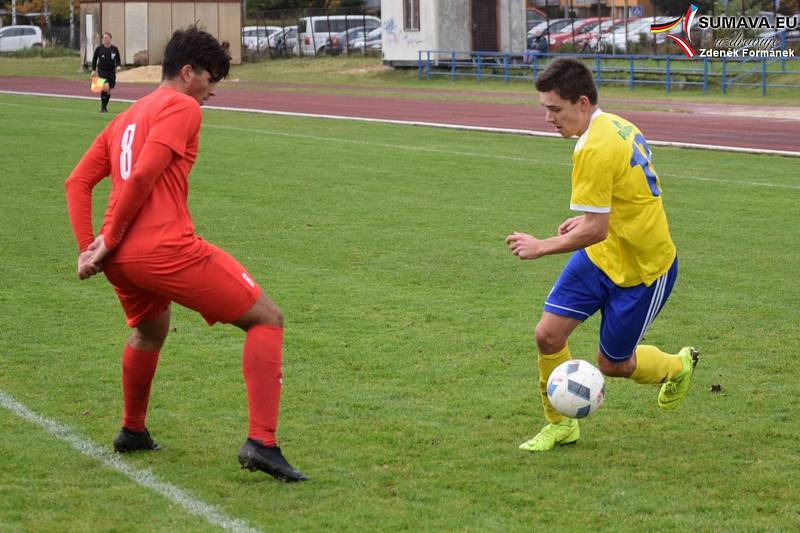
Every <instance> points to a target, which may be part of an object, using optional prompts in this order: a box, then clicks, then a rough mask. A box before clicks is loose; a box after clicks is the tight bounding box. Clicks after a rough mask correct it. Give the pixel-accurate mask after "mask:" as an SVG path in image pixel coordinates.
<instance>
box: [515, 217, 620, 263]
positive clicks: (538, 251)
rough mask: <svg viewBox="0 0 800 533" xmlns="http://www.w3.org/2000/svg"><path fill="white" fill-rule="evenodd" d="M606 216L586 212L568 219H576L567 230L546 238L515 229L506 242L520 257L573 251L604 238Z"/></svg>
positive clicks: (532, 257)
mask: <svg viewBox="0 0 800 533" xmlns="http://www.w3.org/2000/svg"><path fill="white" fill-rule="evenodd" d="M608 217H609V215H608V213H586V214H585V215H581V216H579V217H575V218H574V219H570V220H575V219H578V220H576V221H575V223H574V224H572V225H571V227H570V229H569V231H567V232H566V233H564V234H561V235H558V236H555V237H550V238H548V239H537V238H536V237H534V236H533V235H528V234H527V233H520V232H516V231H515V232H514V233H512V234H511V235H509V236H508V237H506V244H507V245H508V247H509V249H510V250H511V253H513V254H514V255H516V256H517V257H519V258H520V259H538V258H539V257H542V256H545V255H552V254H560V253H564V252H574V251H575V250H579V249H581V248H586V247H587V246H591V245H592V244H595V243H598V242H600V241H602V240H604V239H605V238H606V235H608ZM567 222H569V220H568V221H567ZM567 222H565V223H564V224H567ZM564 224H562V226H564ZM559 232H560V228H559Z"/></svg>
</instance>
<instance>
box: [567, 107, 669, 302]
mask: <svg viewBox="0 0 800 533" xmlns="http://www.w3.org/2000/svg"><path fill="white" fill-rule="evenodd" d="M572 164H573V168H572V196H571V198H570V209H572V210H574V211H581V212H589V213H609V220H608V236H607V237H606V238H605V240H603V241H601V242H598V243H596V244H593V245H591V246H589V247H587V248H586V253H587V254H588V256H589V259H591V261H592V263H594V264H595V265H597V267H598V268H600V270H602V271H603V272H605V274H606V275H607V276H608V277H609V278H610V279H611V281H613V282H614V283H615V284H616V285H618V286H620V287H632V286H634V285H640V284H642V283H644V284H645V285H647V286H650V285H651V284H652V283H653V282H654V281H655V280H656V279H657V278H658V277H660V276H661V275H663V274H664V273H665V272H666V271H667V270H669V267H670V266H671V265H672V262H673V261H674V260H675V254H676V252H675V245H674V244H673V242H672V237H671V236H670V233H669V226H668V224H667V215H666V213H665V212H664V205H663V203H662V201H661V198H662V193H661V181H660V180H659V179H658V176H657V175H656V173H655V170H654V169H653V165H652V164H651V162H650V148H649V147H648V146H647V141H646V140H645V138H644V136H643V135H642V132H640V131H639V129H638V128H637V127H636V126H634V125H633V124H631V123H630V122H628V121H627V120H625V119H624V118H622V117H619V116H617V115H613V114H611V113H604V112H602V111H600V110H599V109H598V110H597V111H595V112H594V113H593V114H592V117H591V121H590V123H589V127H588V128H587V130H586V131H585V132H584V133H583V135H581V136H580V138H579V139H578V143H577V144H576V145H575V151H574V152H573V154H572Z"/></svg>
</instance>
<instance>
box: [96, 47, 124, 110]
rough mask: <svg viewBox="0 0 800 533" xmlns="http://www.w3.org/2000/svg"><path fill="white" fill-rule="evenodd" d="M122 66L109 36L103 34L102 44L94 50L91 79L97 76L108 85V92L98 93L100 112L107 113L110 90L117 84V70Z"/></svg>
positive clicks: (116, 49)
mask: <svg viewBox="0 0 800 533" xmlns="http://www.w3.org/2000/svg"><path fill="white" fill-rule="evenodd" d="M121 65H122V61H121V59H120V57H119V49H118V48H117V47H116V46H114V45H113V44H111V34H110V33H108V32H105V33H103V44H101V45H100V46H98V47H97V48H95V49H94V57H93V58H92V77H94V76H99V77H101V78H104V79H105V80H106V82H107V83H108V90H107V91H106V90H104V91H103V92H101V93H100V112H101V113H107V112H108V101H109V100H111V89H113V88H114V85H116V84H117V69H118V68H119V67H120V66H121Z"/></svg>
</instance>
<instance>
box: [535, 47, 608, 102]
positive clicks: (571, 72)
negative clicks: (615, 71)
mask: <svg viewBox="0 0 800 533" xmlns="http://www.w3.org/2000/svg"><path fill="white" fill-rule="evenodd" d="M536 90H537V91H539V92H540V93H547V92H550V91H555V92H556V94H557V95H558V96H560V97H561V98H563V99H564V100H569V101H570V102H572V103H573V104H574V103H575V102H577V101H578V99H579V98H580V97H581V96H586V97H587V98H588V99H589V102H590V103H591V104H593V105H596V104H597V87H595V86H594V78H593V77H592V71H591V70H589V68H588V67H587V66H586V65H584V64H583V63H581V62H580V61H578V60H577V59H573V58H569V57H559V58H558V59H556V60H554V61H553V62H552V63H550V64H549V65H548V66H547V68H546V69H544V71H543V72H542V73H541V74H539V76H538V77H537V78H536Z"/></svg>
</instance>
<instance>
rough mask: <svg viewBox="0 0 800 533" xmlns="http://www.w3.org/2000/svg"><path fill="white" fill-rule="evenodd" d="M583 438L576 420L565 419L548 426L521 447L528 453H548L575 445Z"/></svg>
mask: <svg viewBox="0 0 800 533" xmlns="http://www.w3.org/2000/svg"><path fill="white" fill-rule="evenodd" d="M579 438H581V428H580V426H578V421H577V420H575V419H574V418H565V419H564V420H562V421H561V422H559V423H558V424H547V425H546V426H545V427H543V428H542V430H541V431H540V432H539V433H538V434H537V435H536V436H535V437H533V438H532V439H531V440H529V441H528V442H526V443H524V444H522V445H520V447H519V449H520V450H525V451H526V452H546V451H549V450H552V449H553V448H555V447H556V446H562V445H564V444H574V443H575V442H577V441H578V439H579Z"/></svg>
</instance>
